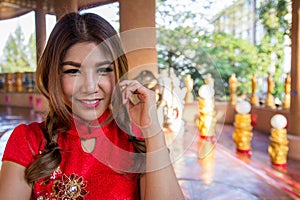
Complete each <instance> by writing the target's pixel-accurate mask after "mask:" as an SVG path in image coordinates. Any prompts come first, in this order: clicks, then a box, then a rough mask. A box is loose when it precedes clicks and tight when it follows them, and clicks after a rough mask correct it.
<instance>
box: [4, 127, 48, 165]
mask: <svg viewBox="0 0 300 200" xmlns="http://www.w3.org/2000/svg"><path fill="white" fill-rule="evenodd" d="M43 124H44V123H43V122H41V123H38V122H32V123H30V124H19V125H18V126H16V127H15V129H14V130H13V132H12V134H11V135H10V137H9V139H8V141H7V144H6V147H5V151H4V154H3V158H2V160H9V161H13V162H16V163H18V164H21V165H23V166H25V167H27V166H28V165H29V164H30V163H31V162H33V160H34V158H35V156H36V155H37V154H38V152H39V150H41V148H43V145H44V141H45V139H44V136H43V133H42V127H43ZM16 147H17V148H16Z"/></svg>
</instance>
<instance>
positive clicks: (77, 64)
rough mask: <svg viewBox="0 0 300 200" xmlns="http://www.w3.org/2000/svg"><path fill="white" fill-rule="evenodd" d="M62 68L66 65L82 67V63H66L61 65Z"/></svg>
mask: <svg viewBox="0 0 300 200" xmlns="http://www.w3.org/2000/svg"><path fill="white" fill-rule="evenodd" d="M61 65H62V66H64V65H72V66H74V67H80V66H81V63H77V62H73V61H65V62H62V63H61Z"/></svg>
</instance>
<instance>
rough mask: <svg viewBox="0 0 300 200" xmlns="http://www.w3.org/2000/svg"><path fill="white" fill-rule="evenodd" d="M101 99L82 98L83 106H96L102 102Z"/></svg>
mask: <svg viewBox="0 0 300 200" xmlns="http://www.w3.org/2000/svg"><path fill="white" fill-rule="evenodd" d="M100 101H101V99H93V100H80V103H81V105H82V106H84V107H86V108H95V107H97V106H98V105H99V104H100Z"/></svg>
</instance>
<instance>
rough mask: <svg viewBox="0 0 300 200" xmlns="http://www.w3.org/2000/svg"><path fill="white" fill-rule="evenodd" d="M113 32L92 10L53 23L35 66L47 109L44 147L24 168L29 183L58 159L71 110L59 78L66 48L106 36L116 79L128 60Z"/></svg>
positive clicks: (51, 168) (142, 149)
mask: <svg viewBox="0 0 300 200" xmlns="http://www.w3.org/2000/svg"><path fill="white" fill-rule="evenodd" d="M116 36H117V32H116V31H115V29H114V28H113V27H112V26H111V25H110V24H109V23H108V22H107V21H106V20H105V19H103V18H102V17H100V16H98V15H96V14H92V13H85V14H79V13H69V14H67V15H65V16H64V17H62V18H61V19H60V20H59V21H58V22H57V23H56V25H55V27H54V29H53V31H52V32H51V35H50V37H49V39H48V42H47V45H46V47H45V49H44V51H43V53H42V55H41V58H40V60H39V62H38V67H37V70H36V85H37V88H38V90H39V91H40V92H41V94H43V95H44V96H45V97H46V99H47V100H48V104H49V111H48V113H47V116H46V123H45V124H46V125H45V129H44V130H43V133H44V136H45V138H46V143H45V148H44V150H43V151H42V153H41V154H40V155H38V157H37V159H36V160H35V161H34V162H33V163H32V164H31V165H30V166H29V167H28V168H27V169H26V171H25V178H26V180H27V182H28V183H29V184H32V183H33V182H34V181H36V180H38V179H40V178H43V177H47V176H49V175H50V174H51V173H52V172H53V171H54V170H55V169H56V168H57V167H58V166H59V164H60V162H61V154H60V149H59V146H58V144H57V137H58V133H59V132H64V131H67V130H68V129H69V128H70V125H71V117H72V110H71V108H70V106H69V105H67V104H66V103H65V101H64V95H63V90H62V83H61V78H60V75H61V71H62V65H61V63H62V61H63V59H64V57H65V55H66V53H67V51H68V49H69V48H70V47H71V46H72V45H74V44H76V43H79V42H95V43H96V44H100V43H102V42H104V43H107V40H108V45H107V47H106V48H107V49H108V50H109V51H110V53H112V54H113V55H117V57H114V60H113V63H114V66H115V70H114V73H115V77H116V78H115V79H116V83H117V82H118V81H119V80H120V78H121V77H122V76H124V75H125V74H126V73H127V71H128V63H127V59H126V56H125V54H124V52H123V49H122V46H121V42H120V40H119V38H118V37H116ZM111 38H113V39H111ZM129 124H130V123H128V125H129ZM130 130H131V129H130ZM129 137H130V141H132V143H133V145H134V147H135V149H136V151H138V152H145V145H144V143H143V142H141V141H139V140H136V139H135V138H134V137H133V136H132V134H129Z"/></svg>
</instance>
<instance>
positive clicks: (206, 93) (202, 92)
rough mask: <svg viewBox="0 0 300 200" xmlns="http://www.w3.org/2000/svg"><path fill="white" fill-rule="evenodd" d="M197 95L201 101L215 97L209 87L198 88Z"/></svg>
mask: <svg viewBox="0 0 300 200" xmlns="http://www.w3.org/2000/svg"><path fill="white" fill-rule="evenodd" d="M198 94H199V96H200V97H201V98H203V99H211V98H212V97H213V96H214V95H215V91H214V89H213V88H212V87H210V86H209V85H202V86H201V87H200V88H199V91H198Z"/></svg>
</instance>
